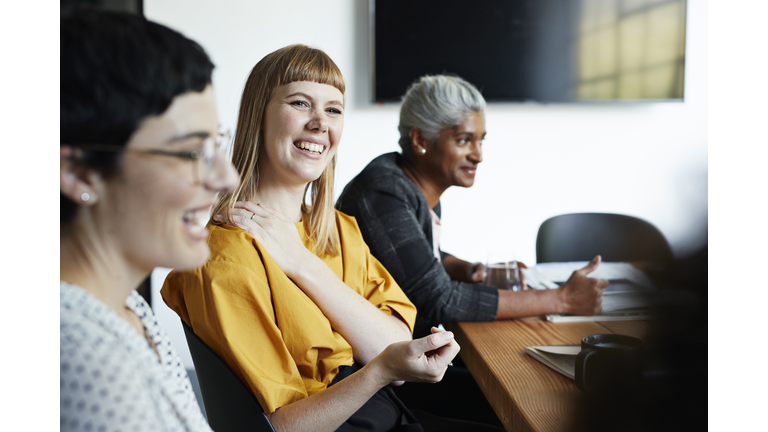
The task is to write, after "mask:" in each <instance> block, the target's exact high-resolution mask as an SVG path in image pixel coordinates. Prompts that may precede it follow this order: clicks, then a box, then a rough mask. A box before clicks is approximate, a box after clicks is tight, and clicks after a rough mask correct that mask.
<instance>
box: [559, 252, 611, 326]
mask: <svg viewBox="0 0 768 432" xmlns="http://www.w3.org/2000/svg"><path fill="white" fill-rule="evenodd" d="M600 260H601V258H600V255H598V256H596V257H594V258H593V259H592V261H591V262H590V263H589V264H587V266H586V267H584V268H582V269H579V270H576V271H575V272H573V274H571V277H570V278H568V281H567V282H566V283H565V284H563V286H561V287H560V288H558V289H557V290H558V293H559V294H560V300H561V302H562V304H563V313H569V314H573V315H596V314H599V313H600V311H601V310H602V295H603V288H605V287H607V286H608V281H607V280H605V279H594V278H589V277H587V275H588V274H590V273H592V272H593V271H595V270H597V266H599V265H600Z"/></svg>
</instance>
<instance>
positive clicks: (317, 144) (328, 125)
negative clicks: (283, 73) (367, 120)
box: [258, 81, 344, 186]
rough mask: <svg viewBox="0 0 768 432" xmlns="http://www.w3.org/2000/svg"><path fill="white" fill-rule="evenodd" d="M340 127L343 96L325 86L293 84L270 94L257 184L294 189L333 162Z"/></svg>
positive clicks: (305, 82) (304, 83) (312, 83)
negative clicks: (268, 183) (276, 185)
mask: <svg viewBox="0 0 768 432" xmlns="http://www.w3.org/2000/svg"><path fill="white" fill-rule="evenodd" d="M343 127H344V95H343V94H341V92H340V91H339V89H337V88H336V87H333V86H330V85H327V84H318V83H315V82H309V81H297V82H292V83H290V84H285V85H282V86H280V87H278V88H277V89H276V90H275V94H274V96H273V97H272V99H271V100H270V101H269V103H268V104H267V108H266V111H265V113H264V129H263V134H264V143H263V146H262V147H261V149H260V152H261V153H260V154H259V161H258V166H259V176H260V178H261V181H262V182H264V181H269V182H273V183H279V184H284V185H288V186H300V185H306V184H307V183H309V182H311V181H314V180H316V179H317V178H318V177H320V175H321V174H322V173H323V170H324V169H325V167H327V166H328V164H329V163H330V162H331V160H332V159H333V157H334V155H335V154H336V151H337V150H338V147H339V141H340V140H341V132H342V129H343Z"/></svg>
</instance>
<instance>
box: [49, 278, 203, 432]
mask: <svg viewBox="0 0 768 432" xmlns="http://www.w3.org/2000/svg"><path fill="white" fill-rule="evenodd" d="M60 302H61V304H60V308H61V321H60V326H61V327H60V337H61V347H60V353H61V359H60V363H61V396H60V399H61V430H62V431H94V432H96V431H104V432H107V431H109V432H114V431H122V432H129V431H206V432H210V431H211V428H210V427H209V426H208V423H207V422H206V421H205V418H204V417H203V415H202V413H201V412H200V406H199V405H198V404H197V400H196V399H195V394H194V393H193V391H192V386H191V384H190V382H189V378H188V377H187V372H186V370H185V369H184V367H183V366H182V364H181V360H180V359H179V356H178V354H176V350H174V349H173V347H172V346H171V344H170V341H169V340H168V336H167V335H166V333H165V331H163V330H162V329H161V328H160V326H159V325H158V323H157V319H156V318H155V315H154V314H153V313H152V309H151V308H150V307H149V305H147V303H146V302H145V301H144V299H143V298H142V297H141V296H140V295H139V294H138V293H137V292H136V291H133V292H132V293H131V295H130V296H129V297H128V299H127V300H126V302H125V304H126V306H128V308H130V309H131V310H132V311H133V312H134V313H136V315H138V316H139V318H141V321H142V323H143V324H144V333H145V335H146V339H145V338H142V337H141V336H140V335H139V334H138V333H137V332H136V330H135V329H134V328H133V327H131V325H130V324H129V323H128V322H126V321H125V320H123V319H122V318H120V317H119V316H118V315H117V314H116V313H114V312H113V311H112V310H111V309H109V307H107V305H105V304H104V303H102V302H101V301H99V300H97V299H96V298H95V297H93V296H92V295H91V294H90V293H88V292H87V291H85V290H84V289H82V288H80V287H79V286H77V285H72V284H70V283H67V282H63V281H62V282H61V299H60ZM148 340H150V341H152V344H153V345H154V347H155V349H156V350H157V353H159V355H160V357H159V359H158V354H157V353H155V351H154V350H153V347H152V346H150V343H148V342H147V341H148Z"/></svg>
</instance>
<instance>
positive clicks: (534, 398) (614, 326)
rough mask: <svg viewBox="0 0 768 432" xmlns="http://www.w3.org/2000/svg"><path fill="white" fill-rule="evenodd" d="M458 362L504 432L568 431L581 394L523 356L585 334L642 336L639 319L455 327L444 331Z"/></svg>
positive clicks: (642, 324) (531, 320)
mask: <svg viewBox="0 0 768 432" xmlns="http://www.w3.org/2000/svg"><path fill="white" fill-rule="evenodd" d="M449 329H450V330H452V331H453V332H454V333H455V335H456V340H457V341H458V342H459V344H460V345H461V353H460V355H461V358H462V360H464V363H465V364H466V365H467V368H468V369H469V371H470V372H471V373H472V376H473V377H474V378H475V381H477V383H478V385H479V387H480V389H481V390H482V391H483V394H484V395H485V397H486V399H488V401H489V403H490V405H491V407H493V409H494V411H495V412H496V415H497V416H498V417H499V419H500V420H501V423H502V424H503V425H504V428H505V429H506V430H507V431H569V430H573V428H574V422H575V421H576V416H577V410H578V405H579V401H580V398H581V397H582V394H581V391H580V390H578V388H576V384H575V383H574V381H573V380H570V379H568V378H566V377H565V376H563V375H561V374H559V373H557V372H555V371H553V370H552V369H550V368H548V367H547V366H545V365H543V364H542V363H540V362H539V361H538V360H536V359H534V358H533V357H531V356H529V355H527V354H526V353H525V347H527V346H536V345H568V344H578V343H580V342H581V339H582V338H583V337H584V336H589V335H591V334H599V333H618V334H626V335H630V336H635V337H639V338H641V339H642V338H643V337H644V336H645V335H646V334H647V331H648V324H647V323H646V322H642V321H621V322H618V321H613V322H578V323H551V322H548V321H545V320H542V319H539V318H526V319H518V320H505V321H493V322H485V323H478V322H474V323H457V324H453V325H451V326H450V327H449Z"/></svg>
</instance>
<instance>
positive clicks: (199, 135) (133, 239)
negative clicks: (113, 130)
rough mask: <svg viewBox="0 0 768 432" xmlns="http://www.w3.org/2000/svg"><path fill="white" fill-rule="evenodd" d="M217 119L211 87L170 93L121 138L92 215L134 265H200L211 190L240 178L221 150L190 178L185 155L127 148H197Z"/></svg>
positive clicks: (206, 252)
mask: <svg viewBox="0 0 768 432" xmlns="http://www.w3.org/2000/svg"><path fill="white" fill-rule="evenodd" d="M217 129H218V117H217V115H216V106H215V103H214V95H213V90H212V88H211V86H210V85H209V86H208V87H206V89H205V90H204V91H203V92H200V93H197V92H190V93H185V94H182V95H179V96H177V97H176V98H174V99H173V102H172V103H171V105H170V107H169V108H168V109H167V110H166V111H165V112H164V113H162V114H161V115H159V116H154V117H149V118H147V119H145V120H144V121H143V122H142V124H141V127H140V128H139V129H137V130H136V131H135V132H134V134H133V135H132V136H131V139H130V140H129V141H128V143H127V144H126V147H127V148H128V152H126V153H125V154H124V155H123V161H122V164H121V168H120V170H119V172H118V173H117V175H115V176H113V177H110V178H109V179H107V180H105V181H104V186H103V190H102V191H100V193H99V202H98V204H97V205H95V206H94V208H93V212H94V218H95V220H96V221H97V222H98V223H99V225H101V226H102V227H103V228H104V230H105V234H106V235H108V236H109V238H110V241H112V242H113V244H115V245H116V246H117V247H118V248H119V249H120V250H121V254H122V255H123V256H125V257H126V258H127V260H128V261H129V262H130V263H131V265H133V266H134V267H136V268H142V269H143V268H149V269H152V268H154V267H169V268H177V269H189V268H194V267H199V266H200V265H202V264H204V263H205V261H206V260H207V259H208V256H209V253H210V252H209V250H208V246H207V244H206V239H207V237H208V230H207V229H206V228H205V226H204V221H205V220H207V218H208V212H209V211H210V208H211V206H212V205H213V203H214V198H215V196H216V193H218V192H225V191H229V190H231V189H232V188H234V187H235V186H236V185H237V181H238V177H237V173H236V172H235V170H234V168H233V167H232V165H231V164H230V163H229V161H227V160H226V157H225V156H224V155H223V154H221V153H219V154H218V155H217V156H218V157H217V158H216V162H215V163H214V165H213V166H212V167H211V172H210V174H209V175H208V176H207V178H206V179H205V181H203V182H202V183H201V182H198V181H196V178H195V175H194V174H193V164H197V163H203V162H202V161H190V160H184V159H180V158H176V157H171V156H162V155H152V154H144V153H138V152H131V150H139V151H141V150H164V151H170V152H181V151H189V150H199V149H201V148H202V145H203V140H205V139H206V138H207V137H211V136H213V137H215V136H216V133H217Z"/></svg>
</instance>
